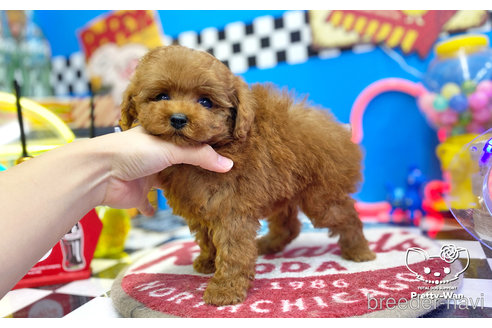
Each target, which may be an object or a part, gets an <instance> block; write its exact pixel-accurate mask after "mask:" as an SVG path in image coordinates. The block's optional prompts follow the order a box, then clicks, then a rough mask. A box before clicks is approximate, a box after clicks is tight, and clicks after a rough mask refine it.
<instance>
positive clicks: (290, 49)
mask: <svg viewBox="0 0 492 328" xmlns="http://www.w3.org/2000/svg"><path fill="white" fill-rule="evenodd" d="M489 13H490V14H489V19H488V20H487V22H486V23H485V24H484V25H483V26H481V27H479V28H474V29H469V30H468V32H482V31H489V30H490V28H491V26H492V11H490V12H489ZM446 36H447V33H442V34H441V37H446ZM311 40H312V39H311V30H310V26H309V21H308V13H307V12H305V11H288V12H286V13H285V14H284V15H282V16H281V17H273V16H261V17H258V18H256V19H255V20H253V22H252V23H251V24H246V23H244V22H233V23H230V24H228V25H226V26H225V28H224V29H223V30H219V29H217V28H215V27H209V28H206V29H204V30H202V31H201V32H199V33H197V32H194V31H188V32H183V33H181V34H179V35H178V36H177V38H175V39H174V38H172V37H170V36H167V35H165V36H164V42H165V44H173V43H177V44H180V45H183V46H186V47H189V48H194V49H200V50H204V51H207V52H209V53H211V54H213V55H214V56H215V57H217V58H218V59H219V60H221V61H222V62H224V63H225V64H226V65H228V66H229V68H230V69H231V71H232V72H233V73H235V74H241V73H244V72H246V71H247V70H248V69H250V68H252V67H256V68H259V69H267V68H273V67H275V66H277V65H278V64H279V63H287V64H300V63H303V62H305V61H307V60H308V59H309V58H311V57H318V58H322V59H326V58H332V57H337V56H339V55H340V54H341V49H322V50H315V49H313V48H312V47H311ZM374 47H375V46H374V45H370V44H360V45H355V46H353V47H351V48H350V49H351V50H352V51H353V52H354V53H364V52H368V51H371V50H372V49H374ZM52 64H53V65H52V66H53V68H52V83H53V88H54V90H55V95H57V96H65V95H85V94H87V93H88V78H87V75H86V69H85V60H84V54H83V53H81V52H77V53H74V54H72V55H70V56H69V57H65V56H57V57H53V59H52Z"/></svg>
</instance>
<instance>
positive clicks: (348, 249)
mask: <svg viewBox="0 0 492 328" xmlns="http://www.w3.org/2000/svg"><path fill="white" fill-rule="evenodd" d="M313 196H314V197H313ZM301 208H302V210H303V211H304V213H305V214H306V215H307V216H308V217H309V218H310V219H311V222H312V223H313V226H314V227H316V228H329V229H330V235H331V236H335V235H339V236H340V239H339V240H338V244H339V245H340V248H341V251H342V257H343V258H345V259H347V260H352V261H355V262H363V261H370V260H373V259H375V258H376V255H375V254H374V253H373V252H372V251H371V250H370V249H369V246H368V244H367V240H366V238H365V237H364V234H363V233H362V222H361V221H360V219H359V215H358V213H357V211H356V210H355V207H354V200H353V199H352V198H350V197H349V196H348V195H343V196H340V198H338V199H335V200H333V198H331V199H329V198H328V197H326V198H325V197H320V194H310V193H307V194H306V197H304V199H303V200H302V202H301Z"/></svg>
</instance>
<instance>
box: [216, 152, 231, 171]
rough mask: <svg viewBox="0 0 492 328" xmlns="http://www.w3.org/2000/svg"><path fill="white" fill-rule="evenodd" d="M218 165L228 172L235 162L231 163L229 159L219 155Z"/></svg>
mask: <svg viewBox="0 0 492 328" xmlns="http://www.w3.org/2000/svg"><path fill="white" fill-rule="evenodd" d="M217 163H218V164H219V166H220V167H223V168H224V169H227V170H230V169H231V168H232V166H233V165H234V162H233V161H231V160H230V159H229V158H227V157H224V156H220V155H218V158H217Z"/></svg>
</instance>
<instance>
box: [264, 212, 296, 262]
mask: <svg viewBox="0 0 492 328" xmlns="http://www.w3.org/2000/svg"><path fill="white" fill-rule="evenodd" d="M298 212H299V210H298V209H297V203H296V204H289V205H287V206H286V207H284V208H282V209H281V210H280V211H278V212H277V213H275V214H274V215H272V216H271V217H269V218H268V233H267V234H266V235H265V236H263V237H261V238H259V239H257V240H256V245H257V247H258V254H259V255H262V254H272V253H277V252H280V251H281V250H283V249H284V247H285V246H286V245H287V244H288V243H290V242H291V241H292V240H294V239H295V238H296V237H297V236H298V235H299V231H300V229H301V223H300V222H299V219H298V218H297V214H298Z"/></svg>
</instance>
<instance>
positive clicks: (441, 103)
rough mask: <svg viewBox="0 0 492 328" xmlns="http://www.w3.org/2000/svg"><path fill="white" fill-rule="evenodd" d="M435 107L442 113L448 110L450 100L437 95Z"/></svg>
mask: <svg viewBox="0 0 492 328" xmlns="http://www.w3.org/2000/svg"><path fill="white" fill-rule="evenodd" d="M433 105H434V109H435V110H437V111H438V112H442V111H445V110H446V109H447V108H448V100H447V99H446V98H444V97H443V96H441V95H437V96H436V99H434V103H433Z"/></svg>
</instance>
